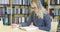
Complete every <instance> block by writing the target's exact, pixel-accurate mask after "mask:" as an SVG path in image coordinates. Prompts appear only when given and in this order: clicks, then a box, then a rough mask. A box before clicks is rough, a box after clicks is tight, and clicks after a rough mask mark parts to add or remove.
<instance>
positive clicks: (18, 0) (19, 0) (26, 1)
mask: <svg viewBox="0 0 60 32" xmlns="http://www.w3.org/2000/svg"><path fill="white" fill-rule="evenodd" d="M12 4H18V5H30V0H12Z"/></svg>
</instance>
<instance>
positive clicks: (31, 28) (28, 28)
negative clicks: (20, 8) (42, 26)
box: [19, 26, 38, 31]
mask: <svg viewBox="0 0 60 32" xmlns="http://www.w3.org/2000/svg"><path fill="white" fill-rule="evenodd" d="M19 28H20V29H22V30H27V31H29V30H37V29H38V27H35V26H30V27H29V26H27V27H19Z"/></svg>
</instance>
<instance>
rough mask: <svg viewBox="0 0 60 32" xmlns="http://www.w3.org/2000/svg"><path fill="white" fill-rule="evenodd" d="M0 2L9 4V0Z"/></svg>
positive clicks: (0, 1)
mask: <svg viewBox="0 0 60 32" xmlns="http://www.w3.org/2000/svg"><path fill="white" fill-rule="evenodd" d="M0 4H9V0H0Z"/></svg>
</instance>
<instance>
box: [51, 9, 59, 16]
mask: <svg viewBox="0 0 60 32" xmlns="http://www.w3.org/2000/svg"><path fill="white" fill-rule="evenodd" d="M50 15H52V16H54V15H55V16H59V15H60V9H58V8H54V9H50Z"/></svg>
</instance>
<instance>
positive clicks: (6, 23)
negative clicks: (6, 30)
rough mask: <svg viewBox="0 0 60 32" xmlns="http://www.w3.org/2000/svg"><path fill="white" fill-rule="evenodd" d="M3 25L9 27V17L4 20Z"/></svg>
mask: <svg viewBox="0 0 60 32" xmlns="http://www.w3.org/2000/svg"><path fill="white" fill-rule="evenodd" d="M3 24H4V25H8V18H7V17H5V18H4V21H3Z"/></svg>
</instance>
